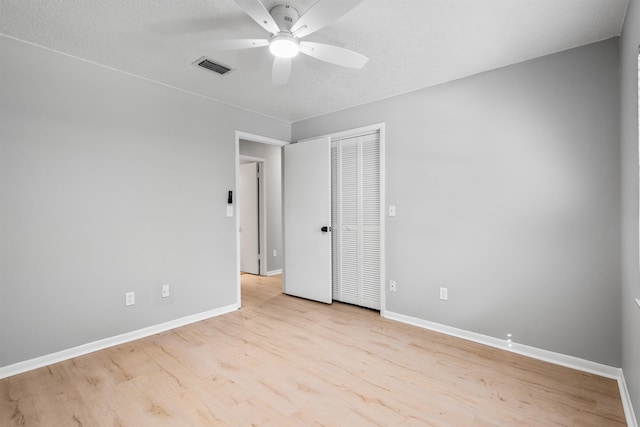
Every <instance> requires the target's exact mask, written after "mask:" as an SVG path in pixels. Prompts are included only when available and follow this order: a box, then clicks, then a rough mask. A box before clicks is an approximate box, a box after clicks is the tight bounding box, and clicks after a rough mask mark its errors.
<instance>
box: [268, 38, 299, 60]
mask: <svg viewBox="0 0 640 427" xmlns="http://www.w3.org/2000/svg"><path fill="white" fill-rule="evenodd" d="M269 51H271V53H272V54H273V56H277V57H278V58H293V57H294V56H296V55H297V54H298V53H299V52H300V47H299V46H298V40H296V39H295V38H294V37H293V36H291V35H288V34H279V35H277V36H274V37H273V38H272V39H271V41H270V42H269Z"/></svg>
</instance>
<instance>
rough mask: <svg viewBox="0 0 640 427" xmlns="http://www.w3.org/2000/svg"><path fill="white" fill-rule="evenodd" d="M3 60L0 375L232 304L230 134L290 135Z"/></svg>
mask: <svg viewBox="0 0 640 427" xmlns="http://www.w3.org/2000/svg"><path fill="white" fill-rule="evenodd" d="M0 58H2V69H1V70H0V74H1V78H0V121H1V123H0V203H1V204H0V343H1V344H0V366H6V365H10V364H13V363H16V362H19V361H23V360H27V359H30V358H33V357H37V356H41V355H45V354H49V353H52V352H55V351H59V350H63V349H67V348H70V347H73V346H77V345H80V344H84V343H88V342H91V341H95V340H98V339H101V338H106V337H110V336H114V335H117V334H121V333H125V332H129V331H132V330H136V329H140V328H143V327H147V326H150V325H154V324H158V323H161V322H165V321H169V320H172V319H176V318H179V317H182V316H186V315H191V314H196V313H201V312H205V311H207V310H212V309H215V308H219V307H223V306H226V305H229V304H233V303H235V302H237V301H236V291H237V285H236V283H237V282H236V280H237V279H236V278H237V274H238V272H237V270H236V251H235V250H234V248H235V245H236V233H235V218H227V217H226V204H227V191H228V190H234V189H235V131H236V130H241V131H246V132H250V133H254V134H258V135H264V136H268V137H272V138H277V139H282V140H288V139H289V137H290V125H289V124H288V123H285V122H280V121H276V120H273V119H270V118H266V117H264V116H260V115H257V114H251V113H248V112H246V111H244V110H240V109H234V108H230V107H228V106H224V105H222V104H218V103H216V102H213V101H210V100H206V99H204V98H201V97H198V96H194V95H191V94H187V93H184V92H181V91H178V90H175V89H171V88H168V87H164V86H161V85H158V84H155V83H152V82H148V81H146V80H143V79H140V78H135V77H132V76H129V75H126V74H123V73H119V72H116V71H113V70H109V69H106V68H103V67H100V66H97V65H94V64H90V63H87V62H83V61H80V60H77V59H74V58H71V57H67V56H64V55H61V54H58V53H54V52H51V51H47V50H44V49H40V48H37V47H34V46H31V45H28V44H24V43H20V42H17V41H15V40H11V39H8V38H4V37H0ZM212 78H215V77H212ZM162 283H170V284H171V285H172V292H173V296H172V297H171V298H169V299H164V300H163V299H161V298H160V286H161V284H162ZM126 291H135V292H136V305H135V306H132V307H124V294H125V292H126Z"/></svg>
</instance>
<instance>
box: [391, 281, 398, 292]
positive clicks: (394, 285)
mask: <svg viewBox="0 0 640 427" xmlns="http://www.w3.org/2000/svg"><path fill="white" fill-rule="evenodd" d="M397 290H398V287H397V286H396V281H395V280H389V291H390V292H395V291H397Z"/></svg>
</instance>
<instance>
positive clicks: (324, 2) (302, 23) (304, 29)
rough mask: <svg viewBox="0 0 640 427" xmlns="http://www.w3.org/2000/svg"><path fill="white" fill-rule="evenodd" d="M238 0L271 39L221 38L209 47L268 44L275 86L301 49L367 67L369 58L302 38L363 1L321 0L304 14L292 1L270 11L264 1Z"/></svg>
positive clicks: (284, 79) (325, 58)
mask: <svg viewBox="0 0 640 427" xmlns="http://www.w3.org/2000/svg"><path fill="white" fill-rule="evenodd" d="M234 1H235V2H236V3H237V4H238V6H240V7H241V8H242V9H243V10H244V11H245V12H246V13H247V15H249V16H250V17H251V18H252V19H253V20H254V21H256V22H257V23H258V24H259V25H260V26H261V27H262V28H264V29H265V30H267V31H268V32H270V33H271V36H270V37H269V38H268V39H235V40H220V41H214V42H210V43H208V44H207V46H208V47H209V48H211V49H214V50H240V49H251V48H257V47H267V46H268V47H269V50H270V51H271V53H272V54H273V56H274V60H273V68H272V79H273V84H275V85H283V84H285V83H286V82H287V81H288V80H289V75H290V74H291V59H292V58H293V57H295V56H296V55H297V54H298V53H299V52H302V53H304V54H305V55H309V56H311V57H313V58H316V59H319V60H321V61H325V62H329V63H331V64H335V65H341V66H343V67H350V68H357V69H360V68H362V67H364V65H365V64H366V63H367V61H368V60H369V58H367V57H366V56H364V55H361V54H359V53H356V52H353V51H351V50H348V49H344V48H341V47H337V46H332V45H328V44H324V43H314V42H308V41H301V40H300V39H301V38H303V37H305V36H308V35H309V34H311V33H313V32H315V31H318V30H319V29H321V28H323V27H325V26H327V25H328V24H330V23H332V22H333V21H335V20H337V19H338V18H340V17H341V16H343V15H345V14H346V13H347V12H349V11H350V10H351V9H353V8H354V7H356V6H357V5H358V4H359V3H360V2H362V0H319V1H318V2H317V3H316V4H314V5H313V6H312V7H311V9H309V10H308V11H307V12H306V13H305V14H303V15H302V16H299V14H298V11H297V10H296V9H294V8H293V7H291V6H290V5H288V4H283V5H278V6H275V7H273V8H272V9H271V10H270V11H267V9H266V8H265V7H264V5H263V4H262V3H261V2H260V0H234Z"/></svg>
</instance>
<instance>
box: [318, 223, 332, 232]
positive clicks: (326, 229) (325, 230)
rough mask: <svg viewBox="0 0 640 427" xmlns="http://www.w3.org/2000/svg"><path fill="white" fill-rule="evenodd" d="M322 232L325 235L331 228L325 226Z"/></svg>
mask: <svg viewBox="0 0 640 427" xmlns="http://www.w3.org/2000/svg"><path fill="white" fill-rule="evenodd" d="M320 231H322V232H323V233H326V232H328V231H331V227H327V226H326V225H325V226H324V227H322V228H321V229H320Z"/></svg>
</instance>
